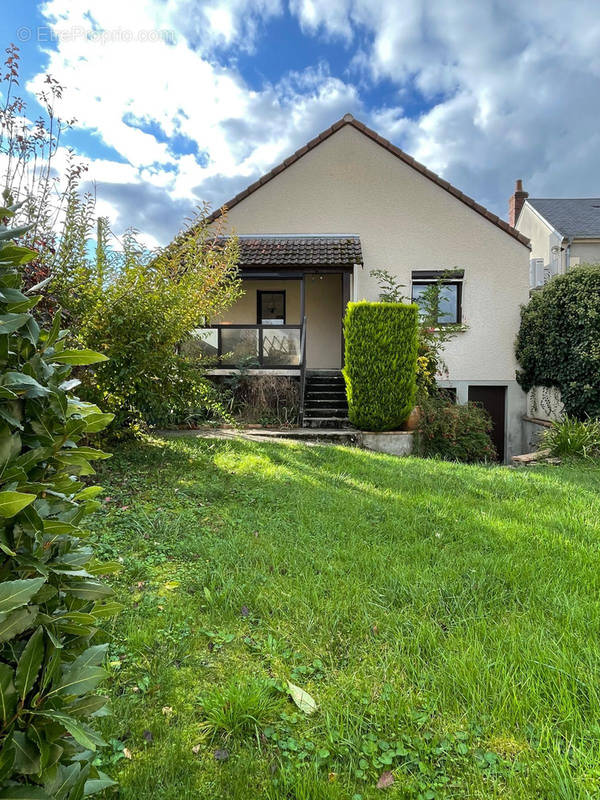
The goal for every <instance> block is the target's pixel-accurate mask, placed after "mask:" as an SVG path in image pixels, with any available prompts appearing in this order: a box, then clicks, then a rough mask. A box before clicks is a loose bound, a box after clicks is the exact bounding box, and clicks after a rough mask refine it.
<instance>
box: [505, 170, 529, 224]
mask: <svg viewBox="0 0 600 800" xmlns="http://www.w3.org/2000/svg"><path fill="white" fill-rule="evenodd" d="M528 197H529V193H528V192H524V191H523V181H522V180H521V178H519V180H518V181H517V182H516V184H515V193H514V194H513V195H511V196H510V198H509V200H508V222H509V224H510V225H512V226H513V228H514V227H515V225H516V222H517V220H518V219H519V214H520V213H521V209H522V208H523V205H524V203H525V200H527V198H528Z"/></svg>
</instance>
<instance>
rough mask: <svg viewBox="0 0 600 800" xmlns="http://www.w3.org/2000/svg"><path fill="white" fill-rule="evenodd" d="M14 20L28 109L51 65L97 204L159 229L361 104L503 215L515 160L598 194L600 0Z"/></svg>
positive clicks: (309, 4)
mask: <svg viewBox="0 0 600 800" xmlns="http://www.w3.org/2000/svg"><path fill="white" fill-rule="evenodd" d="M0 25H1V26H2V33H3V37H2V38H3V41H4V44H5V46H6V45H8V43H9V42H11V41H14V42H16V43H17V44H18V45H19V47H20V48H21V56H22V67H23V79H24V80H23V82H22V83H23V85H22V91H23V93H24V94H25V96H26V98H27V100H28V104H29V105H28V114H29V116H30V117H32V118H33V117H35V115H36V112H37V110H38V109H37V108H36V102H35V91H36V90H38V89H39V88H40V85H41V81H42V80H43V76H44V74H45V73H46V72H48V71H49V72H50V73H51V74H52V75H53V76H54V77H56V78H57V79H58V80H59V81H60V82H61V83H62V84H63V85H64V86H65V87H66V90H65V94H64V97H63V100H62V102H61V108H60V112H61V114H62V115H63V116H64V117H65V118H68V117H71V116H75V117H76V118H77V119H78V123H77V125H76V127H75V129H74V130H73V131H71V132H70V133H69V134H68V136H67V137H66V138H65V140H64V142H63V144H64V145H65V146H67V145H68V146H70V147H72V148H73V149H74V150H75V151H76V152H77V153H78V154H79V155H80V156H81V157H82V158H83V159H85V160H86V162H87V163H88V165H89V169H88V173H87V178H88V181H89V185H92V183H93V184H94V185H95V191H96V194H97V198H98V209H99V211H100V213H105V214H108V215H109V216H110V218H111V220H112V223H113V225H114V226H115V228H116V229H117V230H122V229H123V228H125V227H127V226H129V225H133V226H135V227H137V228H139V229H140V230H141V231H142V232H144V233H145V234H146V235H147V236H148V239H149V241H155V242H160V243H164V242H165V241H167V240H168V238H169V237H170V236H171V235H172V234H173V233H174V232H175V231H176V230H177V228H178V227H179V225H180V224H181V223H182V221H183V220H184V218H185V217H186V216H187V215H188V214H189V213H190V212H191V210H192V209H193V208H194V206H195V205H196V204H198V203H200V202H203V201H208V202H209V203H211V204H212V205H213V206H215V205H219V204H221V203H223V202H224V201H226V200H227V199H228V198H229V197H231V196H233V195H234V194H236V193H237V192H238V191H240V190H241V189H242V188H243V187H244V186H246V185H247V184H249V183H251V182H253V181H254V180H256V178H257V177H258V176H260V175H261V174H262V173H264V172H265V171H267V170H269V169H270V168H271V167H272V166H274V165H275V164H277V163H279V162H280V161H281V160H283V159H284V158H286V157H287V155H289V154H290V153H291V152H293V151H294V150H295V149H297V148H298V147H300V146H301V145H302V144H304V142H306V141H307V140H308V139H310V138H312V137H313V136H314V135H315V134H316V133H318V132H319V131H321V130H323V129H324V128H326V127H328V126H329V125H330V124H331V123H332V122H334V121H335V120H336V119H339V118H340V117H341V116H342V115H343V114H344V113H346V112H347V111H350V112H352V113H353V114H354V115H355V116H357V117H358V118H359V119H361V120H363V121H364V122H365V123H366V124H368V125H370V126H371V127H373V128H375V129H376V130H377V131H379V132H380V133H381V134H382V135H383V136H386V137H387V138H390V139H391V140H392V141H394V143H396V144H397V145H399V146H400V147H402V148H403V149H405V150H406V151H407V152H409V153H410V154H411V155H413V156H415V157H416V158H417V159H419V160H420V161H422V162H423V163H425V164H426V165H427V166H428V167H429V168H430V169H433V170H434V171H436V172H439V173H441V174H442V175H443V176H444V177H445V178H447V179H448V180H450V181H451V182H452V183H454V184H455V185H457V186H458V187H459V188H460V189H462V190H463V191H465V192H466V193H467V194H470V195H472V196H473V197H475V198H476V199H477V200H478V201H479V202H481V203H483V204H484V205H486V206H487V207H489V208H491V209H492V210H493V211H495V212H497V213H499V214H501V215H502V216H505V215H506V204H507V198H508V195H509V194H510V193H511V191H512V187H513V185H514V180H515V179H516V178H517V177H520V178H523V179H524V182H525V188H526V189H528V190H529V192H530V194H531V195H532V196H538V197H539V196H586V195H592V196H598V195H600V180H599V179H598V175H599V174H600V155H599V154H600V126H599V125H598V108H600V102H599V101H600V14H599V13H598V4H597V0H571V2H568V1H567V0H545V1H544V2H535V1H533V2H529V3H528V4H523V3H521V2H520V1H519V0H461V2H455V3H451V2H448V0H404V2H399V0H127V2H125V0H78V2H73V1H72V0H47V2H37V3H36V2H33V0H20V2H19V3H10V4H7V5H6V7H5V8H3V15H2V21H1V23H0ZM63 155H64V153H63ZM57 163H58V164H60V159H59V160H58V162H57Z"/></svg>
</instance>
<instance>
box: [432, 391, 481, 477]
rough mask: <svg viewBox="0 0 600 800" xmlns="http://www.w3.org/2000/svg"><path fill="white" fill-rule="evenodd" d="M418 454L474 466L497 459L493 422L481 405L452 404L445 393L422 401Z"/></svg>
mask: <svg viewBox="0 0 600 800" xmlns="http://www.w3.org/2000/svg"><path fill="white" fill-rule="evenodd" d="M419 409H420V412H421V418H420V421H419V433H418V434H417V451H418V454H419V455H421V456H424V457H426V458H442V459H444V460H446V461H464V462H466V463H475V462H478V461H490V460H493V459H495V458H496V450H495V448H494V445H493V443H492V440H491V438H490V433H491V430H492V421H491V418H490V416H489V414H488V413H487V411H485V410H484V409H483V408H482V407H481V406H480V405H477V404H476V403H467V404H466V405H457V404H456V403H449V402H448V399H447V398H446V397H444V395H443V394H442V393H439V394H436V395H433V396H431V397H424V398H422V399H421V400H420V401H419Z"/></svg>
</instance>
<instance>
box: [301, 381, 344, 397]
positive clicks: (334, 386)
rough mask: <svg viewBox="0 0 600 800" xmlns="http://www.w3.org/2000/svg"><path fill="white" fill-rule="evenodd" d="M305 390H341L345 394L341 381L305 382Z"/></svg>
mask: <svg viewBox="0 0 600 800" xmlns="http://www.w3.org/2000/svg"><path fill="white" fill-rule="evenodd" d="M306 391H307V392H343V393H344V394H346V387H345V386H344V384H343V383H332V382H331V381H326V382H325V381H323V383H307V384H306Z"/></svg>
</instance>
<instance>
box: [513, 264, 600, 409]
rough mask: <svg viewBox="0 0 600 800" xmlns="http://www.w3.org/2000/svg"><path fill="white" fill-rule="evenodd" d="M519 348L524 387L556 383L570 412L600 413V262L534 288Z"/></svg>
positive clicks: (519, 375) (525, 309)
mask: <svg viewBox="0 0 600 800" xmlns="http://www.w3.org/2000/svg"><path fill="white" fill-rule="evenodd" d="M516 352H517V359H518V361H519V364H520V366H521V369H520V371H519V372H518V373H517V380H518V381H519V383H520V384H521V386H522V387H523V389H524V390H525V391H529V390H530V389H532V388H533V387H534V386H556V387H557V388H558V389H559V390H560V393H561V399H562V402H563V403H564V407H565V411H566V413H567V414H568V415H569V416H571V417H575V418H576V419H579V420H584V419H585V418H586V416H590V417H600V265H595V266H582V267H576V268H574V269H572V270H570V271H569V272H568V273H567V274H566V275H557V276H555V277H554V278H552V280H550V281H549V282H548V283H547V284H546V285H545V286H544V287H543V288H542V289H539V290H536V291H535V292H533V294H532V296H531V299H530V301H529V303H528V304H527V305H526V306H524V307H523V308H522V309H521V327H520V329H519V335H518V338H517V347H516Z"/></svg>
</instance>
